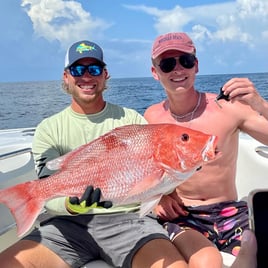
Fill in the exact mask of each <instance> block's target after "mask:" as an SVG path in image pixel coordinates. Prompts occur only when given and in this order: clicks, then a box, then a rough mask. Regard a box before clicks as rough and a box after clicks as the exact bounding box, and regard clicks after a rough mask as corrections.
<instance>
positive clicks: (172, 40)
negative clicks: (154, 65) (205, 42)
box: [152, 33, 196, 59]
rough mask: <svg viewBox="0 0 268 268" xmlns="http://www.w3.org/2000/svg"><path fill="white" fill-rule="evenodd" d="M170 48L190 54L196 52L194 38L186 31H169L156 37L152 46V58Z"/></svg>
mask: <svg viewBox="0 0 268 268" xmlns="http://www.w3.org/2000/svg"><path fill="white" fill-rule="evenodd" d="M168 50H178V51H182V52H186V53H189V54H195V52H196V48H195V46H194V43H193V41H192V39H191V38H190V37H189V36H188V35H187V34H186V33H167V34H163V35H160V36H158V37H157V38H156V39H155V41H154V43H153V47H152V59H155V58H157V57H158V56H159V55H161V54H162V53H164V52H165V51H168Z"/></svg>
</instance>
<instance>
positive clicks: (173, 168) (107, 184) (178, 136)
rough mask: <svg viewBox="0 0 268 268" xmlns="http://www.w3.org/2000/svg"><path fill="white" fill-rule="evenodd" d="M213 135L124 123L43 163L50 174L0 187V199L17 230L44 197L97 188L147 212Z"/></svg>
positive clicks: (191, 168) (208, 154) (207, 156)
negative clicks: (14, 222)
mask: <svg viewBox="0 0 268 268" xmlns="http://www.w3.org/2000/svg"><path fill="white" fill-rule="evenodd" d="M216 142H217V137H216V136H213V135H208V134H205V133H202V132H199V131H195V130H192V129H188V128H185V127H181V126H178V125H175V124H148V125H127V126H123V127H118V128H115V129H114V130H112V131H110V132H108V133H106V134H104V135H102V136H100V137H99V138H97V139H95V140H93V141H92V142H90V143H88V144H85V145H82V146H81V147H79V148H77V149H75V150H73V151H71V152H69V153H67V154H66V155H63V156H61V157H59V158H57V159H54V160H52V161H49V162H48V163H47V166H48V168H50V169H52V170H53V169H57V170H58V171H56V172H55V173H54V174H53V175H51V176H49V177H47V178H43V179H36V180H32V181H29V182H25V183H21V184H18V185H15V186H12V187H9V188H6V189H2V190H0V203H4V204H5V205H6V206H7V207H8V208H9V209H10V211H11V212H12V214H13V216H14V218H15V220H16V223H17V234H18V236H22V235H23V234H25V233H26V232H27V231H28V230H29V229H30V228H31V226H32V225H33V223H34V221H35V220H36V218H37V217H38V215H39V213H40V212H41V210H42V209H43V207H44V205H45V202H46V201H48V200H49V199H53V198H56V197H60V196H79V197H81V195H82V194H83V192H84V191H85V189H86V187H87V186H88V185H93V186H94V187H99V188H100V189H101V192H102V199H103V200H110V201H112V202H113V205H124V204H132V203H141V209H140V215H141V216H143V215H145V214H146V213H148V212H150V211H151V210H152V209H153V208H154V207H155V206H156V205H157V204H158V202H159V200H160V198H161V196H162V195H163V194H167V193H169V192H171V191H172V190H173V189H174V188H175V187H176V186H178V185H179V184H181V183H182V182H183V181H185V179H187V178H189V177H190V176H191V175H192V174H193V173H194V172H195V171H196V170H197V169H198V168H199V167H200V166H201V165H202V164H203V163H204V162H206V161H209V160H212V159H214V158H215V156H216Z"/></svg>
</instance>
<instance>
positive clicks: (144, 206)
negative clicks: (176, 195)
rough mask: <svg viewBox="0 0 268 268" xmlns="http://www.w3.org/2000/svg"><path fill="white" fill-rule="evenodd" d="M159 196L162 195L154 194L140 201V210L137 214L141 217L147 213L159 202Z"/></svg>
mask: <svg viewBox="0 0 268 268" xmlns="http://www.w3.org/2000/svg"><path fill="white" fill-rule="evenodd" d="M161 197H162V194H161V195H157V196H154V197H153V198H152V199H151V200H148V201H145V202H142V203H141V207H140V211H139V216H140V217H143V216H145V215H147V214H149V213H150V212H151V211H152V210H153V209H154V207H155V206H156V205H157V204H158V203H159V201H160V199H161Z"/></svg>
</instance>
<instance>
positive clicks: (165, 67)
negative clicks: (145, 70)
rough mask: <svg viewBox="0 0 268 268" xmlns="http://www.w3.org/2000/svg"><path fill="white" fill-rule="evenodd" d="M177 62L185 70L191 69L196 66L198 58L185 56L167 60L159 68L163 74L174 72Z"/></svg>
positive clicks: (189, 55) (190, 55)
mask: <svg viewBox="0 0 268 268" xmlns="http://www.w3.org/2000/svg"><path fill="white" fill-rule="evenodd" d="M177 60H178V62H179V63H180V65H181V66H182V67H183V68H186V69H191V68H193V67H194V65H195V61H196V57H195V55H193V54H184V55H181V56H179V57H172V58H165V59H162V60H161V61H160V64H159V65H158V66H159V67H160V69H161V71H162V72H164V73H169V72H171V71H173V70H174V68H175V66H176V64H177Z"/></svg>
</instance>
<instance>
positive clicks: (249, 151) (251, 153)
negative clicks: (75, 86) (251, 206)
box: [0, 128, 268, 268]
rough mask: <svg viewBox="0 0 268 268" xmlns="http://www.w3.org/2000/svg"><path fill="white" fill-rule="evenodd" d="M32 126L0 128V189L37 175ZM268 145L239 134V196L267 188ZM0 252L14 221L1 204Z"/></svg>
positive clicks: (12, 237)
mask: <svg viewBox="0 0 268 268" xmlns="http://www.w3.org/2000/svg"><path fill="white" fill-rule="evenodd" d="M33 134H34V129H32V128H25V129H11V130H0V189H1V188H6V187H8V186H11V185H14V184H18V183H21V182H24V181H28V180H33V179H35V178H36V174H35V171H34V164H33V158H32V154H31V144H32V138H33ZM266 174H268V147H267V146H264V145H263V144H261V143H259V142H257V141H256V140H254V139H252V138H251V137H249V136H248V135H245V134H242V133H241V134H240V145H239V157H238V169H237V179H236V183H237V189H238V195H239V199H242V198H246V197H247V195H248V194H249V192H250V191H251V190H253V189H259V188H268V179H267V178H266ZM0 214H1V221H0V236H1V237H0V252H1V251H2V250H4V249H5V248H6V247H8V246H9V245H11V244H12V243H14V242H15V241H16V240H17V239H18V238H17V236H16V224H15V222H14V219H13V217H12V215H11V213H10V212H9V210H8V209H7V208H6V207H5V206H4V205H3V204H0ZM37 224H38V222H37ZM223 255H224V263H225V266H224V267H229V266H230V264H231V263H232V261H233V257H232V256H231V255H230V256H227V254H223ZM86 267H87V268H90V267H91V268H98V267H99V268H109V267H110V266H108V265H107V264H105V263H104V262H102V261H96V262H91V263H90V264H87V265H85V266H84V268H86Z"/></svg>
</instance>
